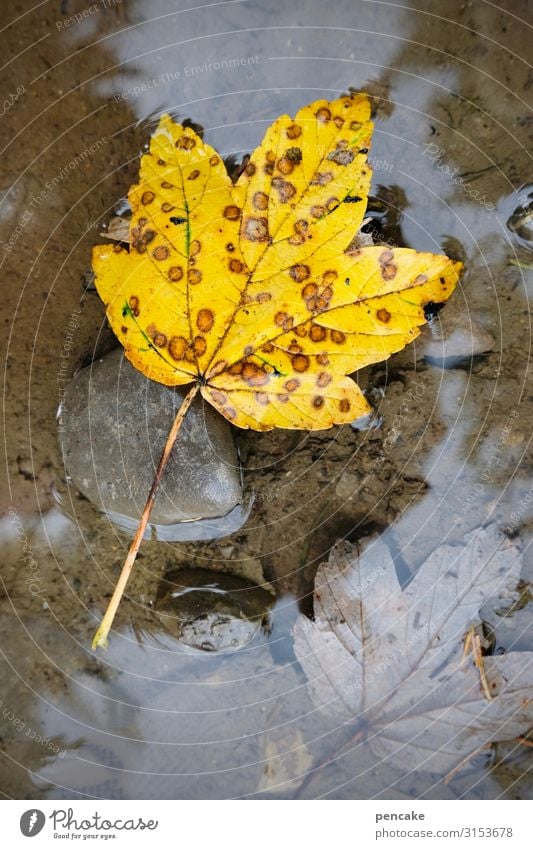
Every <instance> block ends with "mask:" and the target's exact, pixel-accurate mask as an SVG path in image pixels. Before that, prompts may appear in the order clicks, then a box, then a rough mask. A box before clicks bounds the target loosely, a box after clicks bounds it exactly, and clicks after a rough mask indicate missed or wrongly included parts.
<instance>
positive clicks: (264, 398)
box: [254, 392, 270, 407]
mask: <svg viewBox="0 0 533 849" xmlns="http://www.w3.org/2000/svg"><path fill="white" fill-rule="evenodd" d="M254 398H255V400H256V401H257V403H258V404H261V406H262V407H266V406H267V405H268V404H270V399H269V397H268V395H267V393H266V392H254Z"/></svg>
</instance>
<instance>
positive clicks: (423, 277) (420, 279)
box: [413, 274, 446, 286]
mask: <svg viewBox="0 0 533 849" xmlns="http://www.w3.org/2000/svg"><path fill="white" fill-rule="evenodd" d="M427 282H428V276H427V274H418V275H417V276H416V277H415V279H414V280H413V286H422V284H423V283H427ZM440 282H441V283H442V284H445V283H446V281H445V279H444V277H441V278H440Z"/></svg>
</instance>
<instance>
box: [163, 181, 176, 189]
mask: <svg viewBox="0 0 533 849" xmlns="http://www.w3.org/2000/svg"><path fill="white" fill-rule="evenodd" d="M161 188H162V189H173V188H174V186H173V185H172V183H169V182H168V180H164V181H163V182H162V183H161Z"/></svg>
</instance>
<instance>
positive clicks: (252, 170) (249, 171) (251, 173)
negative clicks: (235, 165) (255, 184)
mask: <svg viewBox="0 0 533 849" xmlns="http://www.w3.org/2000/svg"><path fill="white" fill-rule="evenodd" d="M255 170H256V169H255V165H254V163H253V162H249V163H248V165H247V166H246V168H245V169H244V173H245V174H246V176H247V177H253V176H254V174H255Z"/></svg>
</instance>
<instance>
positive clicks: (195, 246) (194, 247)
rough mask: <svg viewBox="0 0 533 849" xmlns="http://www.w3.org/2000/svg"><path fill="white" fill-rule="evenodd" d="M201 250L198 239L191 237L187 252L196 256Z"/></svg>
mask: <svg viewBox="0 0 533 849" xmlns="http://www.w3.org/2000/svg"><path fill="white" fill-rule="evenodd" d="M201 250H202V245H201V244H200V242H199V241H198V239H193V241H192V242H191V244H190V245H189V254H190V256H196V254H199V253H200V251H201Z"/></svg>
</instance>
